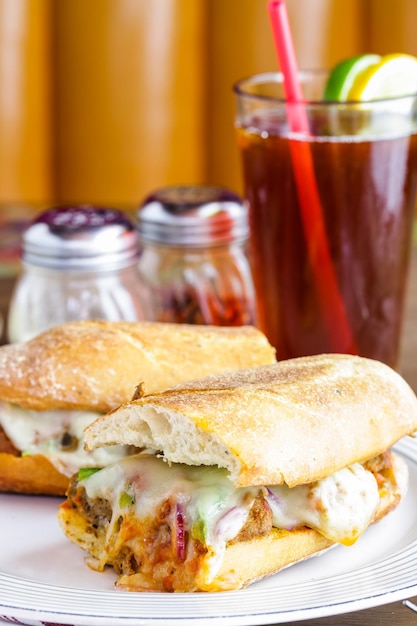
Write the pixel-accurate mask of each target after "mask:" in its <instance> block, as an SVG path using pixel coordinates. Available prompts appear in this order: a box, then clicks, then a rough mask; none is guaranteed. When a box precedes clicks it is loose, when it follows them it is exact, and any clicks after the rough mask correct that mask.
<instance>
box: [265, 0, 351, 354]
mask: <svg viewBox="0 0 417 626" xmlns="http://www.w3.org/2000/svg"><path fill="white" fill-rule="evenodd" d="M268 12H269V18H270V22H271V26H272V32H273V36H274V42H275V48H276V52H277V55H278V61H279V65H280V67H281V72H282V75H283V77H284V93H285V100H286V103H287V116H288V122H289V126H290V129H291V131H293V132H296V133H304V134H310V129H309V124H308V119H307V114H306V110H305V107H304V106H302V103H303V101H304V98H303V94H302V89H301V85H300V83H299V81H298V68H297V61H296V56H295V52H294V45H293V40H292V36H291V29H290V25H289V21H288V15H287V9H286V6H285V1H284V0H272V1H271V2H268ZM294 104H296V105H297V106H294ZM289 143H290V150H291V158H292V162H293V169H294V175H295V182H296V187H297V193H298V200H299V203H300V208H301V217H302V222H303V228H304V235H305V238H306V241H307V248H308V254H309V258H310V263H311V266H312V270H313V275H314V280H315V283H316V287H317V290H318V294H319V298H320V303H321V307H322V313H323V317H324V321H325V325H326V329H327V332H328V335H329V338H330V344H331V346H332V350H333V351H334V352H348V353H351V354H358V349H357V347H356V342H355V339H354V337H353V334H352V330H351V328H350V324H349V321H348V318H347V314H346V309H345V304H344V302H343V298H342V296H341V294H340V291H339V286H338V282H337V277H336V273H335V269H334V267H333V262H332V258H331V256H330V251H329V243H328V240H327V234H326V227H325V223H324V217H323V210H322V207H321V202H320V196H319V192H318V189H317V183H316V178H315V174H314V166H313V160H312V157H311V151H310V147H309V145H308V143H307V142H306V141H290V142H289Z"/></svg>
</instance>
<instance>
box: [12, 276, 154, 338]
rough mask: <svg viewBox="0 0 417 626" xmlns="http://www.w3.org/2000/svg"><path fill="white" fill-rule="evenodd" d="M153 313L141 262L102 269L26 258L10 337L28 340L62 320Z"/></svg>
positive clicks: (135, 316) (138, 316)
mask: <svg viewBox="0 0 417 626" xmlns="http://www.w3.org/2000/svg"><path fill="white" fill-rule="evenodd" d="M150 315H151V309H150V305H149V302H148V301H147V298H146V290H145V289H142V288H141V281H140V276H139V274H138V270H137V266H136V264H135V265H133V266H130V267H124V268H122V269H117V270H104V271H101V272H97V271H94V272H93V271H91V272H89V271H84V272H79V271H74V270H56V269H50V268H44V267H36V266H30V265H28V264H25V265H24V269H23V272H22V274H21V276H20V278H19V279H18V282H17V284H16V287H15V289H14V292H13V295H12V299H11V303H10V307H9V314H8V339H9V341H10V342H19V341H27V340H28V339H31V338H32V337H34V336H35V335H37V334H39V333H40V332H42V331H44V330H46V329H47V328H50V327H51V326H55V325H56V324H60V323H62V322H69V321H76V320H87V319H106V320H112V321H121V320H124V321H136V320H143V319H146V318H148V317H149V316H150Z"/></svg>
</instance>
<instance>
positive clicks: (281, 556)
mask: <svg viewBox="0 0 417 626" xmlns="http://www.w3.org/2000/svg"><path fill="white" fill-rule="evenodd" d="M392 456H393V467H394V472H395V477H396V481H397V486H396V485H395V484H393V485H392V490H389V491H387V492H386V493H385V494H384V497H383V498H382V499H381V502H380V506H379V508H378V510H377V512H376V514H375V516H374V520H373V522H374V523H375V522H377V521H379V520H380V519H382V518H383V517H385V515H387V514H388V513H389V512H390V511H392V510H393V509H394V508H395V507H396V506H397V505H398V504H399V503H400V501H401V499H402V497H403V496H404V495H405V491H404V488H405V484H406V482H407V476H408V470H407V466H406V463H405V461H404V460H403V459H402V458H401V457H399V456H398V455H394V454H393V455H392ZM58 519H59V523H60V525H61V527H62V529H63V531H64V533H65V535H66V536H67V537H68V539H70V540H71V541H72V543H74V544H75V545H77V546H79V547H80V548H81V549H83V550H85V551H86V552H88V553H89V554H90V555H91V556H92V557H94V558H95V559H97V560H100V559H101V558H102V555H103V551H104V547H105V540H106V531H105V528H103V527H102V528H98V529H94V533H93V532H92V527H91V524H90V523H88V522H87V521H86V519H85V518H84V517H83V516H82V515H80V513H79V512H78V510H77V509H74V508H72V507H71V506H70V505H69V504H68V503H67V502H65V503H63V504H62V505H61V506H60V507H59V510H58ZM335 545H337V544H335V543H334V542H332V541H330V540H329V539H326V538H325V537H323V536H322V535H321V534H320V533H318V532H317V531H315V530H312V529H310V528H306V527H302V528H299V529H295V530H292V531H288V530H279V529H276V528H274V529H272V531H271V532H270V533H269V534H267V535H262V536H258V537H255V538H253V539H250V540H249V541H242V542H236V543H230V544H229V545H228V546H227V548H226V552H225V555H224V558H223V560H222V562H221V566H220V569H219V571H218V572H217V573H216V575H215V577H214V578H211V577H210V576H207V571H208V570H206V568H205V567H204V564H203V566H202V567H201V568H200V571H199V572H196V578H195V581H194V582H195V585H194V587H193V589H190V590H189V591H227V590H235V589H241V588H243V587H246V586H247V585H249V584H251V583H253V582H256V581H258V580H261V579H262V578H265V577H266V576H270V575H272V574H275V573H276V572H278V571H280V570H282V569H284V568H286V567H288V566H290V565H293V564H295V563H298V562H300V561H303V560H305V559H308V558H310V557H312V556H317V555H319V554H321V553H322V552H323V551H325V550H328V549H329V548H331V547H332V546H335ZM178 567H180V565H179V566H178ZM135 576H136V575H135V574H133V575H131V576H126V575H125V576H121V577H120V578H119V579H118V581H117V586H118V587H121V588H123V589H125V590H128V591H135V590H136V591H137V583H135ZM139 576H140V574H139ZM135 585H136V586H135ZM185 591H186V590H185Z"/></svg>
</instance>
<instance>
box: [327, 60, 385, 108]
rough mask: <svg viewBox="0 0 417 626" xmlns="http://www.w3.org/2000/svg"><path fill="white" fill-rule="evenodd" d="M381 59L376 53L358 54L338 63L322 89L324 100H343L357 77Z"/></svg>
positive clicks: (346, 97)
mask: <svg viewBox="0 0 417 626" xmlns="http://www.w3.org/2000/svg"><path fill="white" fill-rule="evenodd" d="M380 61H381V57H380V56H379V55H378V54H360V55H359V56H354V57H350V58H349V59H345V60H344V61H341V62H340V63H338V64H337V65H336V66H335V67H334V68H333V70H332V71H331V72H330V75H329V78H328V79H327V83H326V86H325V89H324V96H323V97H324V100H337V101H345V100H347V99H348V95H349V92H350V90H351V89H352V87H353V84H354V83H355V82H356V81H357V79H358V77H359V76H360V75H361V74H362V73H363V72H364V71H365V70H367V69H368V68H370V67H373V66H375V65H377V63H379V62H380Z"/></svg>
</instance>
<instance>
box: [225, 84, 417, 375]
mask: <svg viewBox="0 0 417 626" xmlns="http://www.w3.org/2000/svg"><path fill="white" fill-rule="evenodd" d="M274 78H275V79H276V76H274ZM319 78H320V77H319ZM270 79H271V76H268V80H266V78H265V79H262V80H260V81H259V85H261V88H259V85H257V86H256V88H255V87H253V85H252V86H250V87H248V85H247V84H246V83H248V81H244V82H243V83H240V84H239V85H238V86H237V87H236V91H237V93H238V104H239V110H238V116H237V136H238V145H239V148H240V153H241V157H242V165H243V177H244V187H245V195H246V198H247V200H248V203H249V207H250V224H251V240H250V245H251V259H252V263H253V272H254V279H255V286H256V292H257V304H258V309H259V310H258V315H259V324H260V326H261V328H262V330H263V331H264V332H265V333H266V335H267V336H268V338H269V340H270V341H271V343H272V344H273V345H274V346H275V347H276V349H277V354H278V358H280V359H284V358H292V357H296V356H302V355H309V354H317V353H322V352H335V351H338V352H348V351H357V352H358V353H359V354H361V355H362V356H367V357H371V358H376V359H379V360H381V361H384V362H386V363H388V364H389V365H391V366H394V367H395V366H396V365H397V359H398V348H399V340H400V335H401V324H402V319H403V309H404V300H405V290H406V284H407V271H408V265H409V255H410V247H411V246H410V243H411V234H412V225H413V216H414V203H415V192H416V182H417V135H416V134H415V133H416V132H417V129H416V122H415V119H414V118H415V113H414V108H415V104H416V103H415V99H414V98H401V99H395V100H391V101H379V102H375V103H366V104H362V103H361V104H358V103H356V104H340V103H320V102H316V103H315V102H313V101H311V102H307V103H306V105H305V107H306V110H307V114H308V117H309V127H310V135H309V136H308V137H307V136H300V135H295V134H291V133H290V131H289V129H288V124H287V112H286V108H285V102H284V101H283V100H280V99H279V97H277V95H276V94H277V92H276V90H277V89H278V88H277V86H276V84H274V86H273V87H271V89H274V90H275V91H273V92H272V93H273V97H271V96H270V95H268V94H269V92H268V89H270V88H269V87H267V83H268V81H269V82H270ZM305 79H306V80H307V81H308V80H311V81H312V82H313V80H317V77H316V76H313V75H309V76H305ZM321 80H322V77H321ZM275 83H276V80H275ZM258 91H259V92H260V93H261V95H259V93H258ZM242 100H245V101H244V102H242ZM291 142H307V143H308V150H309V152H310V155H311V159H312V163H313V169H314V176H315V182H316V186H317V190H318V195H319V199H320V205H321V209H322V215H323V221H324V225H325V232H326V235H327V243H328V249H329V252H330V258H331V262H332V265H333V269H334V272H335V276H336V281H337V285H338V289H339V293H340V297H341V299H342V301H343V304H344V309H345V312H346V317H347V321H348V324H349V326H350V330H351V332H352V336H353V339H354V349H352V345H347V344H346V341H345V338H344V336H343V335H342V333H341V334H340V342H339V341H338V329H337V323H338V322H337V319H335V322H334V323H335V325H336V327H335V328H334V329H333V331H332V333H331V334H332V337H330V336H329V328H328V323H327V324H326V323H325V321H324V320H325V317H326V314H325V313H326V311H325V308H326V306H330V304H329V303H327V302H326V301H324V300H323V296H322V295H320V293H319V290H318V285H317V276H315V275H314V271H313V268H312V266H311V256H310V253H309V250H308V245H307V242H308V240H309V243H310V245H311V241H314V240H312V239H311V238H314V232H313V231H314V228H313V229H311V231H310V232H306V230H305V224H303V220H302V217H301V208H300V202H299V198H300V195H299V192H300V190H299V188H298V187H297V185H299V181H297V182H296V179H295V176H294V161H293V158H294V157H293V154H294V151H293V150H291ZM327 313H328V311H327ZM335 338H336V339H335Z"/></svg>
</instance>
